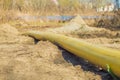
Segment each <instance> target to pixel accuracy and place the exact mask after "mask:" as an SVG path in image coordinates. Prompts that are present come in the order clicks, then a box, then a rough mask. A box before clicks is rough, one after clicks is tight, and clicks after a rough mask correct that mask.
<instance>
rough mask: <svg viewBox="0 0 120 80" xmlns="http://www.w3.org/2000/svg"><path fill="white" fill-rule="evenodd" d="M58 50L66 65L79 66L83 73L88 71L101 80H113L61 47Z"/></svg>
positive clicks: (104, 72)
mask: <svg viewBox="0 0 120 80" xmlns="http://www.w3.org/2000/svg"><path fill="white" fill-rule="evenodd" d="M59 49H60V50H62V56H63V58H64V60H65V61H67V62H68V63H71V64H72V65H73V66H77V65H80V66H81V68H82V69H83V70H84V71H90V72H93V73H95V74H98V75H100V76H101V78H102V80H113V78H112V77H111V76H110V75H109V73H108V72H106V71H105V70H102V69H100V68H99V67H97V66H95V65H93V64H91V63H89V62H88V61H87V60H85V59H83V58H80V57H77V56H75V55H73V54H72V53H70V52H68V51H66V50H64V49H63V48H61V47H59Z"/></svg>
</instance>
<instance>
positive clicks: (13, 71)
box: [0, 23, 120, 80]
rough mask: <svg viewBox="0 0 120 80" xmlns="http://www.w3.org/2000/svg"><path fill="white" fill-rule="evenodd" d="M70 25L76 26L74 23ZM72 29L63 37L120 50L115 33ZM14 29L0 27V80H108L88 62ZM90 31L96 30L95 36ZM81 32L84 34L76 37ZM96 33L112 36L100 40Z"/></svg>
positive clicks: (105, 73)
mask: <svg viewBox="0 0 120 80" xmlns="http://www.w3.org/2000/svg"><path fill="white" fill-rule="evenodd" d="M72 24H73V23H72ZM69 25H70V24H69ZM74 25H75V26H76V25H77V26H78V24H75V23H74ZM38 27H39V26H38ZM38 27H36V29H37V30H38ZM29 29H31V28H30V27H29V28H26V27H25V28H18V30H19V31H26V30H29ZM59 29H60V30H61V31H62V30H63V31H62V32H61V31H60V32H59V33H64V32H65V31H64V29H62V28H59ZM76 29H77V30H76V31H75V30H74V31H73V32H72V33H69V34H66V33H65V35H68V36H71V37H76V38H78V39H83V40H85V41H88V42H90V43H93V44H97V45H102V46H105V47H110V48H115V49H118V50H120V37H119V32H111V31H108V30H105V32H108V33H106V34H101V32H103V29H102V30H99V29H93V28H89V30H90V31H89V32H88V28H83V27H82V28H79V29H78V27H76ZM18 30H17V29H16V28H14V27H12V26H10V25H9V24H4V25H0V80H112V78H111V77H110V76H109V74H108V73H107V72H105V71H104V70H102V69H100V68H97V67H95V66H94V65H92V64H90V63H88V61H86V60H83V59H81V58H78V57H76V56H74V55H72V54H70V53H69V52H67V51H65V50H64V49H61V48H59V47H58V46H56V45H54V44H53V43H51V42H49V41H39V42H38V43H36V41H34V39H33V38H30V37H27V36H23V35H21V34H20V32H19V31H18ZM39 30H40V31H41V29H39ZM42 30H43V29H42ZM48 30H49V29H45V31H48ZM51 30H52V29H50V31H51ZM54 30H58V29H54ZM70 30H73V29H70ZM81 30H83V31H81ZM86 30H87V31H86ZM93 30H95V31H96V30H97V31H96V32H97V33H96V32H95V33H94V32H93ZM98 31H99V32H98ZM68 32H69V31H68ZM85 32H87V33H85ZM81 33H84V34H82V35H80V34H81ZM90 33H91V34H90ZM92 34H93V35H94V36H93V35H92ZM98 34H101V35H109V34H110V35H113V36H111V37H106V36H103V37H102V36H98ZM82 36H84V37H82ZM97 36H98V37H99V38H98V37H97Z"/></svg>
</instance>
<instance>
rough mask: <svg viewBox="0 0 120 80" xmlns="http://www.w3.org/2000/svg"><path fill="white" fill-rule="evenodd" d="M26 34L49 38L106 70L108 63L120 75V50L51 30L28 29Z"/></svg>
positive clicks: (38, 37) (42, 38) (41, 38)
mask: <svg viewBox="0 0 120 80" xmlns="http://www.w3.org/2000/svg"><path fill="white" fill-rule="evenodd" d="M25 34H26V35H29V36H32V37H34V38H36V39H38V40H49V41H51V42H53V43H55V44H57V45H59V46H60V47H62V48H64V49H66V50H68V51H69V52H71V53H73V54H75V55H77V56H79V57H81V58H84V59H86V60H88V61H89V62H91V63H93V64H95V65H98V66H100V67H102V68H103V69H105V70H107V65H109V66H110V67H111V70H112V72H113V73H114V74H115V75H117V76H118V77H120V51H119V50H115V49H110V48H106V47H102V46H97V45H93V44H90V43H87V42H85V41H82V40H79V39H76V38H72V37H67V36H64V35H61V34H54V33H50V32H39V31H28V32H26V33H25Z"/></svg>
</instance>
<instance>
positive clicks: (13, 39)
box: [0, 24, 32, 44]
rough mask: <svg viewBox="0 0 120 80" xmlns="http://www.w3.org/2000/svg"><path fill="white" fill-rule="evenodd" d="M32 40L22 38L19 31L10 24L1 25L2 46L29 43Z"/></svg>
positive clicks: (0, 39)
mask: <svg viewBox="0 0 120 80" xmlns="http://www.w3.org/2000/svg"><path fill="white" fill-rule="evenodd" d="M31 41H32V39H31V38H29V37H25V36H21V35H20V33H19V32H18V30H17V29H16V28H14V27H12V26H10V25H9V24H2V25H0V44H3V43H29V42H31Z"/></svg>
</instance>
